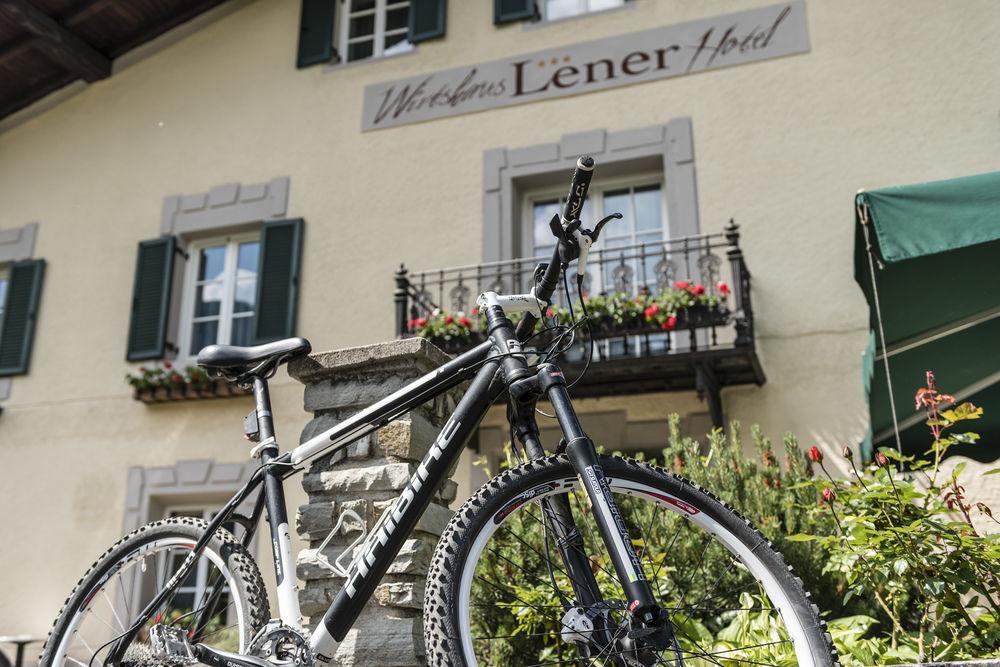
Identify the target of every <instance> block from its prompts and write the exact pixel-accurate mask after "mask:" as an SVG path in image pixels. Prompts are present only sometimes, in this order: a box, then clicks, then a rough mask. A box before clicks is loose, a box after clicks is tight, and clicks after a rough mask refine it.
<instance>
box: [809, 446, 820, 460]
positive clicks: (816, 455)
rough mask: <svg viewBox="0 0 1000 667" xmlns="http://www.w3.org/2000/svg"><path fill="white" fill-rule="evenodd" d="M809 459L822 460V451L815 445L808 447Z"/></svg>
mask: <svg viewBox="0 0 1000 667" xmlns="http://www.w3.org/2000/svg"><path fill="white" fill-rule="evenodd" d="M809 460H810V461H812V462H813V463H821V462H822V461H823V452H821V451H819V447H817V446H816V445H813V446H812V447H810V448H809Z"/></svg>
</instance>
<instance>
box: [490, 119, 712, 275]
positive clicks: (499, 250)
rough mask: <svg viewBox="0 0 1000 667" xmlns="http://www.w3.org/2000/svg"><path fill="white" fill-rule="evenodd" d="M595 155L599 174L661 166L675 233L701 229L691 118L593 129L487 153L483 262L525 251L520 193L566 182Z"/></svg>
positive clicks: (620, 172) (683, 233)
mask: <svg viewBox="0 0 1000 667" xmlns="http://www.w3.org/2000/svg"><path fill="white" fill-rule="evenodd" d="M585 153H586V154H589V155H592V156H594V158H595V159H596V160H597V163H598V178H600V176H601V175H602V174H604V175H621V174H624V173H628V171H629V170H630V169H633V168H638V167H639V166H640V165H643V166H645V167H647V168H648V167H649V166H650V165H652V164H656V165H658V166H661V167H662V169H663V176H664V181H665V184H666V185H665V188H666V197H667V216H668V219H669V225H670V230H671V234H672V235H673V236H690V235H695V234H698V233H700V229H701V226H700V224H699V221H698V188H697V181H696V178H695V162H694V137H693V131H692V123H691V119H690V118H686V117H684V118H674V119H672V120H670V121H669V122H668V123H666V124H665V125H654V126H652V127H643V128H636V129H632V130H623V131H619V132H609V131H607V130H592V131H589V132H576V133H573V134H565V135H563V136H562V137H561V138H560V140H559V141H558V142H552V143H546V144H537V145H534V146H523V147H519V148H513V149H511V148H493V149H490V150H487V151H485V152H484V153H483V261H484V262H491V261H497V260H502V259H511V258H514V257H518V256H520V255H521V247H520V239H519V236H520V233H521V232H520V229H521V220H520V217H521V213H520V201H519V200H520V193H521V192H523V191H525V190H526V189H530V188H532V187H537V186H538V185H539V184H546V183H549V182H553V180H552V179H553V178H554V177H558V178H559V179H560V181H559V182H561V181H567V183H568V175H569V173H570V171H571V170H572V168H573V165H574V163H575V161H576V159H577V157H579V156H580V155H582V154H585Z"/></svg>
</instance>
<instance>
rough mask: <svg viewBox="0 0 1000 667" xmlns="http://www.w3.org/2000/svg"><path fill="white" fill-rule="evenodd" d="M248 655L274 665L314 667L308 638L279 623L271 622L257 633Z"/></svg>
mask: <svg viewBox="0 0 1000 667" xmlns="http://www.w3.org/2000/svg"><path fill="white" fill-rule="evenodd" d="M247 653H248V654H249V655H252V656H255V657H258V658H263V659H264V660H267V661H268V662H270V663H272V664H274V665H283V666H289V667H312V664H313V656H312V650H311V649H310V648H309V642H308V640H307V639H306V637H305V636H304V635H303V634H302V633H301V632H299V631H297V630H295V629H293V628H290V627H288V626H287V625H283V624H282V623H280V622H278V621H271V622H270V623H268V624H267V625H266V626H264V628H263V629H262V630H261V631H260V632H258V633H257V636H256V637H254V640H253V641H252V642H250V647H249V649H248V651H247Z"/></svg>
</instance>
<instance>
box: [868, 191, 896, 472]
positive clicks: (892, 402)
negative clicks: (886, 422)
mask: <svg viewBox="0 0 1000 667" xmlns="http://www.w3.org/2000/svg"><path fill="white" fill-rule="evenodd" d="M858 219H859V220H860V221H861V230H862V231H863V232H864V235H865V251H866V252H867V253H868V270H869V271H870V272H871V277H872V296H873V297H874V298H875V319H876V320H877V321H878V336H879V340H880V341H881V344H882V351H883V352H885V350H886V343H885V327H883V326H882V308H881V307H880V306H879V300H878V285H877V284H876V283H875V257H874V252H873V249H872V241H871V237H870V235H869V231H868V207H867V206H865V205H864V204H858ZM880 266H881V263H880ZM882 363H884V364H885V383H886V385H887V387H888V389H889V410H890V411H891V412H892V431H893V433H894V434H895V435H896V451H897V452H899V455H900V456H902V455H903V442H902V440H901V439H900V437H899V420H898V419H897V418H896V399H895V397H893V395H892V375H890V374H889V355H888V354H883V355H882ZM873 439H874V435H873ZM874 444H875V443H874V442H873V443H872V445H874ZM900 467H902V463H900Z"/></svg>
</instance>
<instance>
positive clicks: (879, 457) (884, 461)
mask: <svg viewBox="0 0 1000 667" xmlns="http://www.w3.org/2000/svg"><path fill="white" fill-rule="evenodd" d="M875 463H877V464H879V465H880V466H882V467H885V466H887V465H889V457H888V456H886V455H885V454H884V453H883V452H879V453H878V454H876V455H875Z"/></svg>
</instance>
